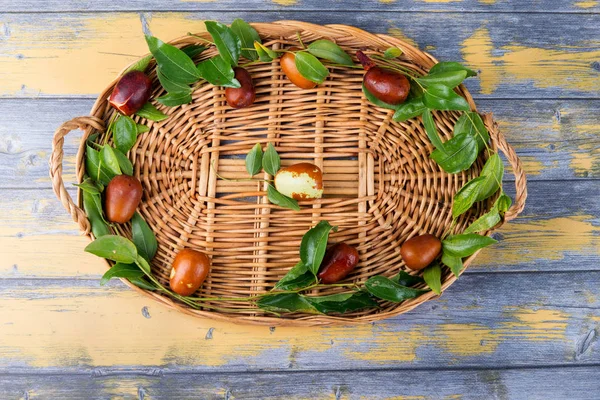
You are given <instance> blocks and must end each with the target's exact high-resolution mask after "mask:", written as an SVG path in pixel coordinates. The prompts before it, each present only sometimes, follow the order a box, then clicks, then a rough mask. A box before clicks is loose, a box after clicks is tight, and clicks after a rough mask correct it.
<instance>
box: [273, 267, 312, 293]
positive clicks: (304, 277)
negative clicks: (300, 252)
mask: <svg viewBox="0 0 600 400" xmlns="http://www.w3.org/2000/svg"><path fill="white" fill-rule="evenodd" d="M315 281H316V279H315V275H314V274H313V273H312V272H310V271H309V270H308V267H307V266H306V265H304V263H303V262H302V261H300V262H299V263H298V264H296V265H295V266H294V267H293V268H292V269H290V270H289V271H288V273H287V274H285V276H284V277H283V278H281V279H280V280H279V282H277V283H276V284H275V289H279V290H296V289H301V288H304V287H306V286H309V285H311V284H312V283H314V282H315Z"/></svg>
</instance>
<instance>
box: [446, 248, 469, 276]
mask: <svg viewBox="0 0 600 400" xmlns="http://www.w3.org/2000/svg"><path fill="white" fill-rule="evenodd" d="M442 262H443V263H444V264H446V265H447V266H448V268H450V271H452V273H453V274H454V275H455V276H456V277H457V278H458V276H459V275H460V272H461V271H462V270H463V268H464V266H463V263H462V258H461V257H458V256H454V255H452V254H450V253H447V252H443V253H442Z"/></svg>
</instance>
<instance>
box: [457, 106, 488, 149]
mask: <svg viewBox="0 0 600 400" xmlns="http://www.w3.org/2000/svg"><path fill="white" fill-rule="evenodd" d="M458 135H473V136H475V137H476V138H477V149H478V152H479V151H481V150H482V149H484V148H485V146H486V144H487V143H488V142H489V140H490V134H489V133H488V131H487V129H486V128H485V125H484V123H483V121H482V120H481V117H480V116H479V114H477V113H476V112H474V111H467V112H465V113H463V115H461V116H460V118H459V119H458V121H456V124H455V125H454V136H458Z"/></svg>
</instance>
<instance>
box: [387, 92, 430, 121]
mask: <svg viewBox="0 0 600 400" xmlns="http://www.w3.org/2000/svg"><path fill="white" fill-rule="evenodd" d="M425 110H427V107H425V104H423V97H422V96H419V97H413V98H411V99H408V101H405V102H404V103H402V104H400V105H398V106H396V112H395V113H394V116H393V117H392V118H393V119H394V121H398V122H404V121H406V120H408V119H411V118H414V117H418V116H419V115H423V113H424V112H425Z"/></svg>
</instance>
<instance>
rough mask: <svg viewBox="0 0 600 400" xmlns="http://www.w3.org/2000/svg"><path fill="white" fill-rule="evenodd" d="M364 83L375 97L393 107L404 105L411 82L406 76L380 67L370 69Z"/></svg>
mask: <svg viewBox="0 0 600 400" xmlns="http://www.w3.org/2000/svg"><path fill="white" fill-rule="evenodd" d="M363 83H364V85H365V87H366V88H367V90H368V91H369V92H371V93H372V94H373V96H375V97H376V98H377V99H379V100H381V101H383V102H385V103H388V104H392V105H396V104H400V103H404V101H405V100H406V98H407V97H408V92H409V91H410V82H408V79H407V78H406V77H405V76H404V75H402V74H399V73H397V72H394V71H391V70H389V69H384V68H380V67H373V68H370V69H369V70H368V71H367V73H366V74H365V76H364V78H363Z"/></svg>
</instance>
